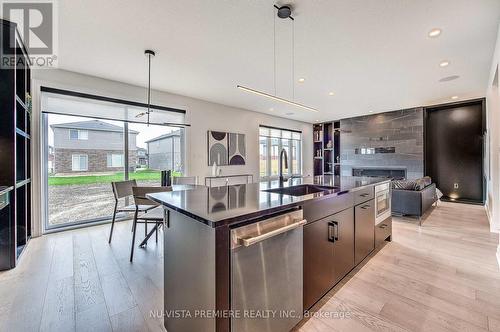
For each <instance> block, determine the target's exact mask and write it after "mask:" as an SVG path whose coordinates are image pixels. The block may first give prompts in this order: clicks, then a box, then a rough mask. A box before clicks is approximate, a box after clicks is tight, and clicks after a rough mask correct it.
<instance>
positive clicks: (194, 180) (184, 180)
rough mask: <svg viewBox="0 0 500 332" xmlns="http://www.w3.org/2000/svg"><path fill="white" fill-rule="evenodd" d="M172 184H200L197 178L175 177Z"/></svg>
mask: <svg viewBox="0 0 500 332" xmlns="http://www.w3.org/2000/svg"><path fill="white" fill-rule="evenodd" d="M172 184H192V185H197V184H198V177H197V176H174V177H172Z"/></svg>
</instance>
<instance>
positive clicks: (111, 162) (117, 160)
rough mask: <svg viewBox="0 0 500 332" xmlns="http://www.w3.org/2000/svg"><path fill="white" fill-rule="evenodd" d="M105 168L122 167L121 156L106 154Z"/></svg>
mask: <svg viewBox="0 0 500 332" xmlns="http://www.w3.org/2000/svg"><path fill="white" fill-rule="evenodd" d="M107 166H108V167H123V166H124V163H123V154H114V153H113V154H111V153H109V154H108V158H107Z"/></svg>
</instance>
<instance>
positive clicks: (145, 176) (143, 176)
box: [49, 170, 181, 186]
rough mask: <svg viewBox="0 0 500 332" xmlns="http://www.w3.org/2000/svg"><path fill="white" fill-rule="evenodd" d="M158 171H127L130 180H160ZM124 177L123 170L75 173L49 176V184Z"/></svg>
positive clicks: (64, 184) (89, 182)
mask: <svg viewBox="0 0 500 332" xmlns="http://www.w3.org/2000/svg"><path fill="white" fill-rule="evenodd" d="M173 175H174V176H181V173H178V172H177V173H176V172H174V174H173ZM160 177H161V176H160V171H153V170H137V171H136V172H131V173H129V178H130V180H138V181H140V180H158V181H159V180H160ZM123 178H124V173H123V172H117V173H114V174H106V175H75V176H49V186H67V185H75V184H95V183H110V182H113V181H121V180H123Z"/></svg>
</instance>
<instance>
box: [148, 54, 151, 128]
mask: <svg viewBox="0 0 500 332" xmlns="http://www.w3.org/2000/svg"><path fill="white" fill-rule="evenodd" d="M150 113H151V54H148V127H149V114H150Z"/></svg>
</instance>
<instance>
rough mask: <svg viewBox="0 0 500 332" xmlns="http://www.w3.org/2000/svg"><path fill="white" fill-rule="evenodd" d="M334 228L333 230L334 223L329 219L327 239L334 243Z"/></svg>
mask: <svg viewBox="0 0 500 332" xmlns="http://www.w3.org/2000/svg"><path fill="white" fill-rule="evenodd" d="M334 230H335V224H334V223H333V222H331V221H330V222H329V223H328V241H329V242H331V243H335V235H334Z"/></svg>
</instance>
